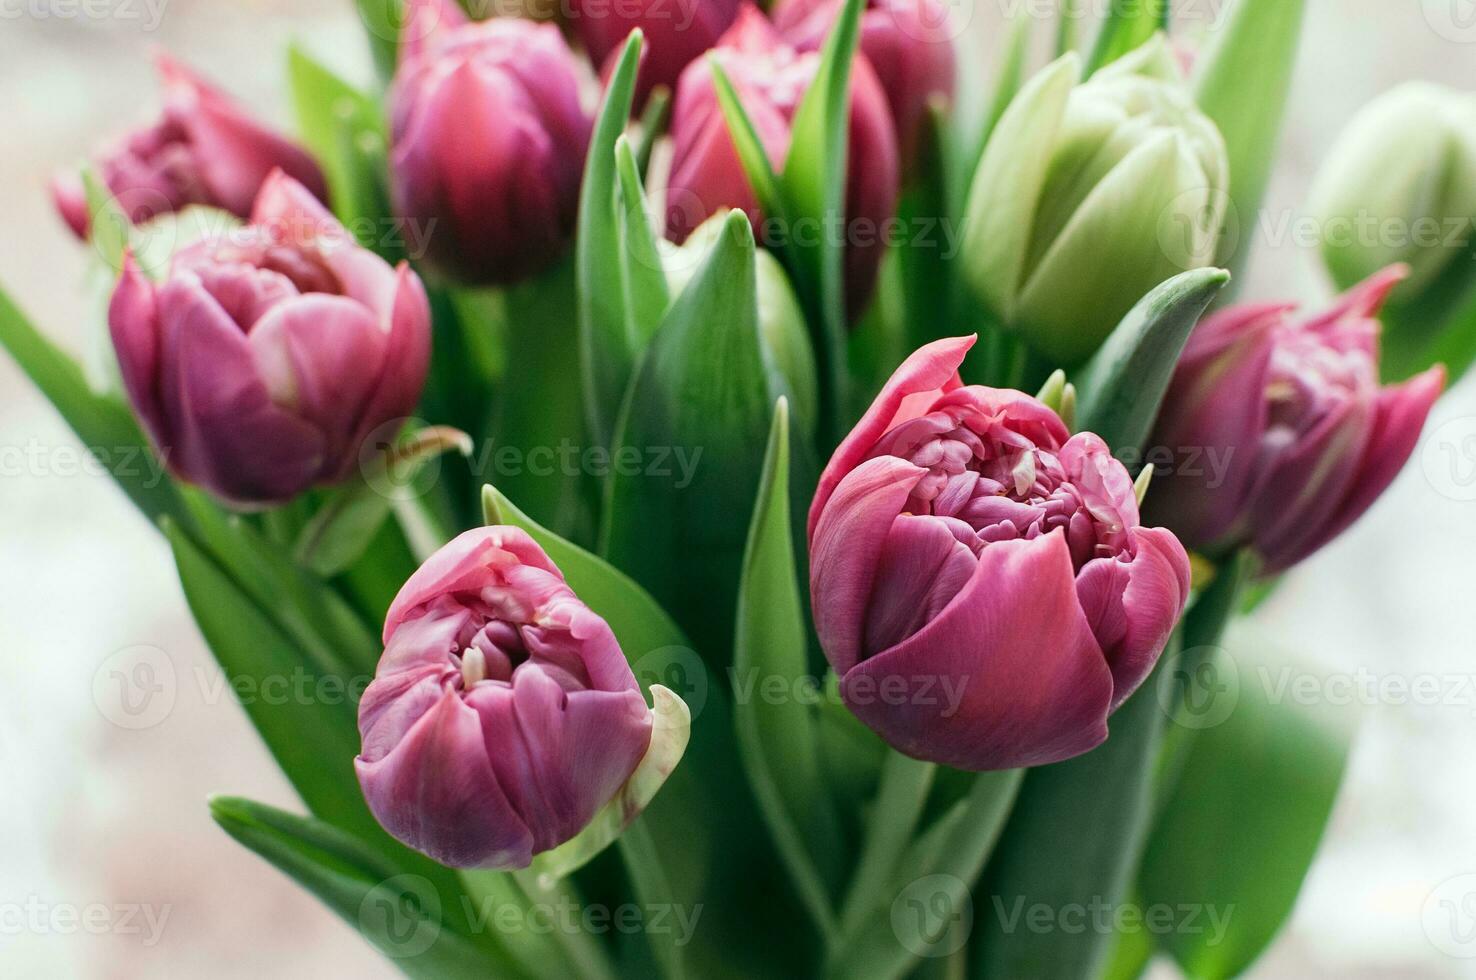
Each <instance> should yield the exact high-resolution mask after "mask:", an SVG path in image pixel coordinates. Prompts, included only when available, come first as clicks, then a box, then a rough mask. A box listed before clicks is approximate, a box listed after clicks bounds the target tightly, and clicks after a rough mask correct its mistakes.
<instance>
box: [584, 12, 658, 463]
mask: <svg viewBox="0 0 1476 980" xmlns="http://www.w3.org/2000/svg"><path fill="white" fill-rule="evenodd" d="M641 43H642V36H641V32H640V31H639V30H637V31H633V32H632V33H631V36H630V39H629V40H628V41H626V42H625V50H624V51H623V52H622V53H621V56H620V61H619V62H618V63H617V64H616V66H615V71H614V73H613V74H611V76H610V83H609V85H608V86H607V87H606V88H605V100H604V102H603V103H602V104H601V105H600V112H599V115H598V117H596V119H595V126H594V133H593V135H592V136H591V137H590V141H589V153H588V156H587V157H586V158H585V164H584V181H583V183H582V184H581V185H580V192H579V223H578V229H577V231H576V234H575V238H574V264H575V278H576V287H577V293H578V297H579V361H580V370H581V372H582V376H583V384H584V398H585V416H586V418H587V419H588V422H589V429H590V434H591V436H592V437H593V438H594V440H595V442H596V444H598V445H602V446H605V445H609V444H610V440H611V437H612V436H613V434H614V431H615V423H616V417H617V415H618V413H619V411H620V405H621V399H622V398H623V397H624V395H625V389H626V386H627V384H628V383H629V380H630V375H631V372H632V370H633V369H634V366H635V362H636V355H637V354H638V351H637V349H636V345H635V339H634V331H633V329H632V327H631V324H630V323H629V322H628V321H627V319H626V315H627V310H628V307H627V304H626V298H625V287H624V282H623V281H622V277H621V269H620V263H619V262H617V261H615V257H616V256H618V255H619V254H620V248H621V231H620V221H619V218H618V212H617V209H616V200H615V195H616V193H617V188H618V186H619V184H618V179H617V175H616V163H615V141H616V140H618V139H619V138H620V136H621V134H622V133H624V132H625V125H626V121H627V120H628V119H629V118H630V110H631V104H632V102H633V100H634V98H635V95H634V93H635V81H636V69H637V68H638V67H639V65H640V57H641Z"/></svg>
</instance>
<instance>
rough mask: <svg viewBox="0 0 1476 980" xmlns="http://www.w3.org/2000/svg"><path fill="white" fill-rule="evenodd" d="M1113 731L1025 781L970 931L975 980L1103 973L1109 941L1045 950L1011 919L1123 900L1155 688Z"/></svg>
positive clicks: (1145, 784) (1145, 800)
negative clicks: (1041, 909) (1035, 910)
mask: <svg viewBox="0 0 1476 980" xmlns="http://www.w3.org/2000/svg"><path fill="white" fill-rule="evenodd" d="M1174 656H1175V653H1174V651H1173V649H1172V648H1171V649H1170V650H1169V651H1167V652H1165V654H1164V658H1165V660H1166V661H1169V662H1171V661H1172V659H1173V657H1174ZM1165 669H1167V667H1166V665H1165V664H1164V663H1160V666H1159V670H1165ZM1156 676H1157V675H1156V674H1155V677H1156ZM1111 727H1112V731H1111V736H1110V737H1109V738H1108V739H1107V741H1106V742H1105V743H1103V744H1102V745H1101V746H1098V747H1097V748H1096V749H1094V750H1093V751H1091V752H1089V753H1087V754H1086V755H1083V756H1078V757H1077V758H1075V759H1070V760H1068V761H1066V762H1058V763H1056V764H1054V765H1049V766H1041V767H1040V768H1037V769H1032V770H1030V772H1029V773H1028V774H1027V775H1026V777H1025V781H1024V785H1023V786H1022V788H1021V790H1020V796H1019V799H1018V800H1017V801H1016V803H1015V809H1014V812H1013V813H1011V815H1010V820H1009V825H1008V826H1007V827H1006V828H1005V832H1004V837H1003V839H1002V840H1001V841H1000V844H999V849H998V851H997V852H996V858H995V861H994V863H993V864H992V865H991V866H990V868H989V871H988V873H987V874H986V875H985V878H984V882H983V884H982V886H981V888H980V894H983V895H987V896H989V901H990V903H991V904H992V907H991V909H990V912H991V914H990V915H989V916H988V917H987V918H986V919H985V921H984V922H983V924H982V926H976V930H975V937H976V942H977V943H978V949H979V955H978V957H977V958H976V959H975V962H974V971H973V974H972V975H973V976H975V977H979V978H985V977H1093V976H1097V975H1098V973H1099V972H1100V971H1101V970H1102V968H1103V967H1104V966H1105V965H1106V961H1107V958H1108V956H1110V955H1111V953H1112V935H1111V934H1110V933H1106V932H1103V931H1101V930H1095V929H1084V930H1082V931H1080V932H1076V933H1068V932H1066V931H1065V930H1062V931H1060V932H1058V933H1053V934H1052V935H1051V936H1050V938H1049V941H1042V937H1040V936H1039V935H1036V934H1034V933H1032V932H1031V930H1029V929H1024V928H1020V923H1018V922H1015V921H1014V920H1013V919H1012V918H1011V914H1012V913H1019V914H1024V911H1023V910H1028V909H1030V908H1032V907H1034V906H1037V905H1043V906H1045V907H1047V908H1051V909H1057V910H1059V909H1062V908H1065V907H1067V906H1069V905H1072V904H1073V903H1076V904H1080V903H1082V902H1086V901H1098V900H1100V901H1102V902H1106V903H1107V904H1108V905H1109V906H1115V905H1116V904H1117V903H1118V902H1120V901H1121V900H1122V899H1123V897H1124V895H1125V894H1126V893H1127V889H1128V886H1129V884H1130V883H1131V881H1132V875H1133V871H1134V869H1135V868H1136V867H1137V864H1138V857H1139V855H1140V854H1141V853H1142V848H1143V843H1144V840H1145V838H1146V837H1147V834H1148V829H1149V826H1150V824H1151V815H1152V806H1151V792H1150V791H1151V787H1152V780H1151V777H1152V772H1153V765H1152V763H1153V759H1154V758H1155V756H1156V753H1157V749H1158V746H1159V742H1160V737H1161V734H1162V731H1163V712H1162V711H1161V710H1160V709H1159V706H1158V702H1157V700H1156V699H1155V697H1154V679H1153V678H1150V679H1149V680H1148V681H1147V682H1146V683H1144V685H1143V687H1142V688H1141V689H1140V690H1139V691H1138V692H1137V693H1136V694H1134V695H1133V696H1132V697H1130V698H1129V699H1128V700H1127V703H1126V704H1124V705H1123V706H1122V707H1121V708H1120V709H1119V710H1118V711H1117V713H1116V714H1115V715H1113V716H1112V722H1111ZM1084 814H1086V815H1090V820H1089V824H1088V825H1084V824H1083V815H1084Z"/></svg>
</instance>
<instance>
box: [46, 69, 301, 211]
mask: <svg viewBox="0 0 1476 980" xmlns="http://www.w3.org/2000/svg"><path fill="white" fill-rule="evenodd" d="M157 64H158V68H159V76H160V78H161V79H162V81H163V86H164V111H163V114H162V115H161V117H160V118H159V120H158V121H157V122H155V123H154V124H153V125H152V126H148V127H146V128H144V129H141V130H139V131H137V132H135V133H133V134H132V135H130V136H128V137H127V138H126V139H124V140H123V141H122V143H120V144H119V145H118V146H117V147H115V148H114V149H113V150H111V151H110V152H108V153H107V154H105V155H103V156H102V157H101V158H100V159H99V160H98V161H97V164H96V166H97V173H98V177H99V179H100V180H101V181H102V182H103V183H104V184H105V185H106V186H107V189H108V191H109V192H110V193H111V194H112V195H113V197H114V198H115V199H116V201H117V203H118V205H119V206H120V207H121V208H122V209H123V211H124V212H125V213H126V214H127V215H128V217H129V219H130V220H132V221H133V222H134V223H136V224H137V223H141V222H144V221H148V220H149V219H151V218H156V217H158V216H160V215H162V214H168V213H171V212H174V211H179V210H181V209H183V208H185V207H187V206H188V205H191V204H200V205H207V206H209V207H216V208H222V209H224V210H226V211H229V212H231V213H232V214H234V215H236V216H237V217H238V218H245V217H247V216H248V215H249V214H250V213H251V205H252V202H254V201H255V200H256V195H257V192H258V191H259V190H260V189H261V185H262V183H263V182H264V181H265V180H266V179H267V177H268V175H270V174H271V173H272V171H274V170H281V171H283V172H284V173H286V174H287V175H288V176H289V177H292V178H293V179H294V180H296V181H297V182H298V183H300V184H302V185H303V186H304V187H306V188H307V189H308V191H310V192H311V193H312V194H313V196H314V197H316V198H318V199H319V200H320V201H326V200H327V199H328V190H327V186H326V185H325V184H324V182H323V172H322V171H321V170H319V169H318V165H317V164H316V163H314V162H313V158H312V157H310V156H308V154H307V152H306V151H304V150H303V149H302V148H301V147H299V146H297V145H296V144H295V143H291V142H289V141H288V140H286V139H284V138H283V137H281V136H279V135H278V134H276V133H274V132H272V131H271V130H269V129H267V128H266V127H265V126H263V125H261V123H259V122H257V121H256V120H254V119H252V118H251V117H250V116H248V115H247V114H246V112H245V111H244V110H243V109H242V108H241V107H240V106H239V105H237V104H236V103H235V102H234V101H233V100H231V99H230V98H229V97H228V96H226V95H225V94H224V93H222V92H220V91H219V90H218V89H215V88H214V87H212V86H210V85H209V84H207V83H206V82H204V81H203V80H201V79H200V78H199V77H197V76H196V75H194V74H193V73H191V72H190V71H188V70H187V69H186V68H185V67H184V66H183V65H181V64H179V63H178V62H176V61H174V60H173V59H172V58H169V57H167V56H164V55H160V56H159V58H158V61H157ZM52 197H53V199H54V200H55V202H56V207H57V210H58V211H60V212H61V215H62V217H63V218H64V219H65V220H66V222H67V224H68V225H69V226H70V227H71V229H72V231H73V232H75V233H76V234H77V237H79V238H86V237H87V231H88V226H89V225H90V224H91V222H90V220H89V215H88V211H87V198H86V195H85V193H84V192H83V189H82V181H81V179H80V178H78V177H77V176H76V175H72V174H69V175H66V176H62V177H58V178H57V179H56V180H55V181H53V183H52Z"/></svg>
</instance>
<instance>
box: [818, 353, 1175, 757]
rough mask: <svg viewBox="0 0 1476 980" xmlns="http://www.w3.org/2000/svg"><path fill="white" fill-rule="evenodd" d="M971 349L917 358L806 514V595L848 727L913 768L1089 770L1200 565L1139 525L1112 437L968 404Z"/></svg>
mask: <svg viewBox="0 0 1476 980" xmlns="http://www.w3.org/2000/svg"><path fill="white" fill-rule="evenodd" d="M973 344H974V338H972V337H962V338H954V339H949V340H940V341H936V342H935V343H932V344H929V345H928V346H926V347H923V348H922V349H920V350H918V351H917V352H916V353H915V354H913V355H912V356H911V357H909V358H908V359H907V361H906V363H904V364H903V365H902V366H901V367H900V368H898V369H897V372H896V373H895V374H893V375H892V378H891V380H890V381H888V382H887V384H886V386H885V387H884V388H883V389H882V392H881V394H880V395H878V396H877V399H876V401H875V402H873V403H872V406H871V408H870V410H869V411H868V412H867V413H866V415H865V417H863V418H862V420H861V422H860V423H859V424H858V425H857V426H856V428H855V429H853V430H852V431H851V434H850V435H849V436H847V437H846V440H845V441H844V442H843V443H841V446H840V448H839V449H837V450H836V452H835V455H834V456H833V457H831V460H830V464H829V465H828V466H827V467H826V468H825V472H824V473H823V474H822V475H821V478H820V486H819V489H818V490H817V491H816V493H815V500H814V503H813V504H812V505H811V507H810V519H809V541H810V598H811V602H812V605H813V609H814V614H815V628H816V630H817V631H818V633H819V636H820V643H821V646H822V647H823V648H824V650H825V655H826V657H827V658H828V659H829V661H830V664H831V666H832V667H834V668H835V672H836V673H837V674H838V675H839V676H840V680H841V695H842V697H843V698H844V699H845V701H846V704H847V705H848V706H849V707H850V709H851V711H852V712H854V713H855V714H856V716H857V717H858V718H860V719H861V720H862V721H863V722H865V723H866V724H867V725H868V726H870V727H871V728H872V729H874V730H875V731H876V732H877V733H878V734H879V735H881V736H882V738H884V739H885V740H886V741H887V742H888V743H890V744H891V745H892V746H893V747H894V748H896V749H898V750H899V751H901V752H903V753H906V754H907V755H910V756H914V757H916V758H920V759H927V760H931V761H934V762H941V763H944V764H947V765H951V766H955V767H957V768H961V769H970V770H988V769H1007V768H1014V767H1017V766H1035V765H1042V764H1044V763H1048V762H1056V761H1059V760H1061V759H1067V758H1070V757H1072V756H1075V755H1079V754H1081V753H1083V752H1086V751H1087V750H1089V749H1091V748H1093V747H1094V746H1096V745H1098V744H1099V743H1101V742H1102V741H1103V740H1104V739H1105V738H1106V737H1107V716H1108V715H1110V714H1111V713H1112V712H1113V711H1115V710H1116V709H1117V708H1118V706H1119V705H1121V704H1122V703H1123V701H1125V700H1126V699H1127V697H1128V695H1130V694H1132V693H1133V691H1134V690H1136V689H1137V687H1138V685H1139V684H1141V683H1142V682H1143V679H1144V678H1145V677H1147V676H1148V673H1149V672H1150V671H1151V670H1152V669H1153V665H1154V664H1155V663H1156V662H1157V660H1158V656H1159V654H1160V653H1161V652H1162V651H1163V647H1164V644H1165V643H1166V642H1167V641H1168V637H1169V634H1170V632H1171V631H1172V630H1173V628H1174V625H1175V623H1176V622H1177V621H1178V618H1179V615H1180V613H1182V612H1183V609H1184V604H1185V602H1186V601H1187V599H1188V595H1189V560H1188V556H1187V555H1185V553H1184V548H1183V547H1182V546H1181V545H1180V544H1179V542H1178V540H1177V539H1176V538H1175V537H1174V536H1173V535H1172V534H1171V533H1169V532H1168V531H1165V530H1163V529H1162V528H1150V527H1140V526H1139V523H1138V505H1137V500H1136V497H1135V495H1134V489H1133V481H1132V479H1131V478H1130V477H1129V476H1128V473H1127V470H1126V469H1125V468H1124V467H1123V465H1122V464H1121V463H1120V462H1118V461H1117V460H1116V459H1114V458H1113V457H1112V455H1111V453H1110V452H1109V451H1108V448H1107V446H1106V445H1105V444H1104V443H1103V442H1102V440H1101V439H1099V438H1097V437H1096V436H1094V435H1092V434H1090V433H1080V434H1078V435H1075V436H1073V435H1071V434H1070V433H1069V432H1068V431H1067V429H1066V426H1065V425H1064V424H1063V423H1062V422H1061V419H1060V418H1059V417H1058V416H1057V415H1056V413H1055V412H1053V411H1051V409H1050V408H1048V407H1046V406H1045V405H1043V404H1042V403H1041V402H1039V401H1037V400H1035V399H1034V398H1031V397H1029V396H1027V395H1023V394H1021V393H1020V392H1017V391H1005V390H998V389H994V388H983V387H977V386H969V387H964V386H963V385H962V384H961V382H960V381H959V379H958V367H959V365H960V364H962V363H963V359H964V355H965V354H966V353H967V351H968V349H969V348H970V347H972V346H973Z"/></svg>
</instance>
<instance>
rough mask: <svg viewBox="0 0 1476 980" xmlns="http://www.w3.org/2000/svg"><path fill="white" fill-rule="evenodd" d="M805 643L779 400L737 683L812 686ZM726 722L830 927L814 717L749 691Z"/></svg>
mask: <svg viewBox="0 0 1476 980" xmlns="http://www.w3.org/2000/svg"><path fill="white" fill-rule="evenodd" d="M808 639H809V633H808V631H807V629H806V625H805V613H804V606H803V604H802V600H801V598H800V592H799V586H798V583H797V581H796V578H795V558H794V532H793V528H792V527H791V524H790V513H789V409H788V403H787V402H786V401H784V400H783V399H780V400H779V402H778V404H777V406H776V408H775V410H774V425H773V428H772V429H771V430H770V433H769V448H768V452H767V454H766V456H765V458H764V471H763V476H762V478H761V479H760V481H759V492H758V499H757V501H756V502H755V506H754V511H753V519H752V522H751V523H750V525H749V529H748V546H747V548H746V550H745V553H744V559H743V573H742V576H741V578H740V580H739V585H738V617H737V635H736V636H735V638H734V641H733V646H734V654H733V657H734V671H735V684H736V685H738V686H740V687H743V688H746V689H748V690H750V691H757V690H762V689H763V688H764V686H765V685H767V684H769V683H770V682H771V681H772V680H774V679H778V680H780V681H782V682H783V684H784V685H785V688H786V690H790V691H796V690H799V687H800V685H801V684H807V683H808V684H813V683H814V679H813V678H812V677H811V676H810V673H809V666H808V661H809V651H808ZM817 693H818V691H817ZM734 720H735V721H736V723H737V732H738V754H739V758H741V759H742V760H743V766H744V770H745V772H746V773H747V775H748V781H749V783H750V784H751V785H752V786H753V790H754V795H755V796H756V797H757V799H758V804H759V809H760V812H762V813H763V815H764V820H765V822H766V823H767V824H768V827H769V832H770V833H771V834H772V835H773V836H774V841H775V843H776V844H777V846H778V848H779V853H780V856H781V857H782V858H783V859H784V861H785V864H786V865H787V866H788V867H789V870H790V873H791V875H792V876H793V878H794V881H795V887H796V889H798V890H799V892H800V895H801V898H803V899H804V901H805V904H806V907H807V908H808V909H809V911H810V915H811V917H812V918H813V919H814V922H815V925H816V926H817V927H818V928H819V929H820V931H821V932H822V933H829V932H830V931H831V930H832V928H833V926H834V922H833V913H832V910H831V899H830V896H831V892H832V887H833V884H834V882H835V881H836V880H837V879H838V877H839V875H840V872H841V854H840V851H839V850H838V845H839V842H840V839H841V838H840V831H839V821H838V820H837V818H836V815H835V812H834V810H833V809H832V807H831V801H830V798H829V796H828V795H827V794H826V792H825V779H824V775H823V773H822V770H821V767H820V757H819V731H818V719H817V717H816V715H815V713H814V711H813V710H812V708H811V706H810V705H809V704H808V703H806V702H804V701H803V700H802V699H800V698H797V697H790V698H784V699H782V701H780V702H779V703H772V702H771V701H770V700H768V699H765V698H764V697H762V696H760V697H752V696H750V697H747V698H743V699H741V700H740V701H739V703H738V705H737V708H736V711H735V718H734Z"/></svg>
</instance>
